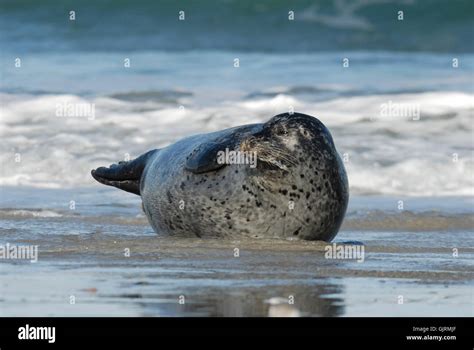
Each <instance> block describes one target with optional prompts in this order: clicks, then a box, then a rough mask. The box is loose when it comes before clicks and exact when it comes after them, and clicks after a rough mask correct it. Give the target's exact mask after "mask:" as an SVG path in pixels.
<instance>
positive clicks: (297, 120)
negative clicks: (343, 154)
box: [240, 113, 338, 174]
mask: <svg viewBox="0 0 474 350" xmlns="http://www.w3.org/2000/svg"><path fill="white" fill-rule="evenodd" d="M240 150H241V151H246V152H255V154H256V156H257V168H258V169H259V170H260V171H263V172H273V171H279V172H280V173H281V174H289V173H290V172H291V170H292V169H295V168H297V167H298V166H299V165H301V163H302V162H303V163H308V162H311V161H313V162H317V161H318V159H319V160H321V159H322V158H323V157H328V156H329V158H337V157H338V156H337V152H336V149H335V146H334V142H333V140H332V137H331V134H330V133H329V130H328V129H327V128H326V127H325V126H324V124H323V123H321V122H320V121H319V120H318V119H316V118H314V117H311V116H309V115H305V114H300V113H293V114H290V113H284V114H279V115H276V116H275V117H273V118H272V119H270V120H269V121H268V122H266V123H265V124H263V126H262V129H261V130H260V131H258V132H256V133H254V134H252V135H250V136H249V137H247V138H245V139H243V140H242V142H241V144H240Z"/></svg>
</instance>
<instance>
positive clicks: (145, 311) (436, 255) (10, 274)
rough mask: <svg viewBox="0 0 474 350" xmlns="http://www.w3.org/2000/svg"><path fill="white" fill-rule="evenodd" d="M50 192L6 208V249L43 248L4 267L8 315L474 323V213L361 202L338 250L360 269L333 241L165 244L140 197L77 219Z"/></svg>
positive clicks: (83, 209) (2, 303) (80, 209)
mask: <svg viewBox="0 0 474 350" xmlns="http://www.w3.org/2000/svg"><path fill="white" fill-rule="evenodd" d="M15 191H16V190H15ZM10 194H11V193H10ZM40 195H41V196H43V198H48V199H49V200H48V201H47V202H46V203H49V208H41V209H39V208H31V207H30V208H27V207H24V208H21V209H18V208H15V209H14V208H11V207H10V206H8V203H7V201H4V203H3V209H2V210H0V216H1V218H2V220H1V228H0V232H1V236H0V237H1V239H0V243H1V244H6V243H9V244H17V245H38V249H39V256H38V262H36V263H31V262H29V261H24V260H1V261H0V266H1V267H0V268H1V271H2V278H1V281H0V315H2V316H268V315H269V316H433V317H436V316H473V303H472V298H473V281H474V273H473V269H472V267H473V264H472V261H473V257H474V239H473V237H472V230H469V229H467V228H466V227H469V225H472V222H473V218H474V216H473V215H472V214H471V213H469V210H467V211H466V210H464V213H459V211H460V210H451V209H453V208H452V206H449V205H447V204H446V202H449V201H444V202H445V204H444V205H445V206H446V207H445V208H442V212H436V211H432V210H429V211H417V210H415V211H413V212H404V213H393V212H390V211H389V210H386V209H385V207H384V205H383V204H381V203H386V205H390V204H387V199H383V200H382V199H377V198H369V200H367V199H364V198H354V199H353V201H352V202H351V203H352V204H351V207H350V208H349V212H348V216H347V219H346V221H345V223H344V226H343V228H342V230H341V232H340V233H339V234H338V236H337V237H336V239H335V241H334V242H336V243H338V244H357V245H363V246H364V249H365V255H364V261H363V262H357V261H356V260H349V259H345V260H343V259H327V258H326V257H325V247H326V245H327V243H325V242H308V241H281V240H249V239H245V240H242V239H235V240H210V239H207V240H203V239H198V238H196V239H189V238H186V239H183V238H178V237H176V238H175V237H164V236H159V235H156V234H155V233H154V232H153V231H152V230H151V228H150V227H149V225H148V224H147V222H146V218H145V217H144V216H143V214H142V213H140V211H139V209H138V206H137V198H138V197H137V198H135V197H131V196H130V197H128V196H125V197H123V198H125V200H124V201H123V203H122V204H113V202H114V198H115V194H114V193H112V192H107V191H106V192H104V195H103V196H102V197H100V196H99V197H97V196H96V197H94V198H95V201H94V200H90V201H89V203H88V204H87V205H85V204H84V205H83V206H82V205H81V204H80V203H81V202H82V203H85V202H86V201H83V200H84V199H85V198H88V196H89V195H90V193H89V191H87V190H86V191H82V192H81V194H80V195H78V196H76V198H78V206H77V208H76V209H75V211H73V212H71V211H68V210H63V209H60V208H58V207H57V204H54V203H61V202H63V200H64V203H68V202H67V201H65V198H68V195H69V194H68V193H64V191H59V192H58V191H49V192H48V191H46V192H43V193H42V194H40ZM63 196H64V198H63ZM4 198H6V197H4ZM10 198H11V197H10ZM31 199H33V200H34V201H33V202H34V203H39V201H38V198H30V200H31ZM127 199H128V200H127ZM377 200H380V203H377ZM367 201H369V202H371V203H372V204H373V206H374V207H376V208H377V210H373V209H371V210H365V211H364V210H363V208H365V206H366V204H365V203H366V202H367ZM388 201H389V203H391V200H388ZM17 202H18V201H17ZM104 202H106V203H104ZM412 202H413V207H414V208H418V207H420V206H421V207H423V205H422V203H426V202H423V201H418V202H417V201H416V200H413V201H412ZM454 202H459V200H457V201H454ZM107 203H108V205H105V204H107ZM416 203H419V205H418V207H417V205H415V204H416ZM420 203H421V204H420ZM44 204H45V202H43V206H44V207H48V205H44ZM425 207H426V205H425ZM450 208H451V209H450ZM468 209H469V208H468ZM461 211H462V210H461ZM374 217H375V218H376V219H374ZM425 222H426V223H430V224H426V225H425V226H426V227H425V229H423V225H424V223H425ZM453 248H456V249H457V250H458V256H457V257H455V256H453ZM236 249H238V250H236ZM128 253H129V254H128ZM237 253H238V254H237ZM128 255H129V256H128ZM236 255H238V256H236ZM401 296H402V297H403V303H401V299H400V297H401ZM71 301H73V303H71Z"/></svg>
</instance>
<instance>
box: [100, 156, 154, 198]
mask: <svg viewBox="0 0 474 350" xmlns="http://www.w3.org/2000/svg"><path fill="white" fill-rule="evenodd" d="M157 151H158V150H152V151H149V152H147V153H145V154H143V155H141V156H140V157H138V158H136V159H134V160H131V161H129V162H119V163H118V164H112V165H111V166H110V167H108V168H107V167H100V168H97V169H95V170H92V171H91V175H92V177H93V178H94V179H96V180H97V181H98V182H100V183H101V184H104V185H107V186H114V187H117V188H119V189H121V190H124V191H127V192H130V193H134V194H137V195H140V179H141V177H142V173H143V170H144V169H145V166H146V163H147V161H148V159H149V158H150V156H151V155H152V154H154V153H155V152H157Z"/></svg>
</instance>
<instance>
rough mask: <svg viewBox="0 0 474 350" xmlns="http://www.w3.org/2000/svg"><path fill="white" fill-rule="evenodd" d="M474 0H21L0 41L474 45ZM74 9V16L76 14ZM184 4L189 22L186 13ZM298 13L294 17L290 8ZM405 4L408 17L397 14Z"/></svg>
mask: <svg viewBox="0 0 474 350" xmlns="http://www.w3.org/2000/svg"><path fill="white" fill-rule="evenodd" d="M473 6H474V5H473V2H472V1H470V0H454V1H445V0H423V1H421V0H413V1H401V0H399V1H387V2H384V1H377V0H372V1H360V0H359V1H342V0H339V1H336V0H320V1H312V0H297V1H291V2H289V1H283V0H278V1H252V0H227V1H218V0H208V1H205V2H202V1H199V2H197V1H192V0H186V1H179V2H176V1H172V0H165V1H163V0H160V1H144V0H138V1H126V0H121V1H117V0H114V1H112V0H96V1H79V2H78V1H72V0H65V1H60V2H58V1H54V0H43V1H35V0H29V1H16V0H2V2H1V3H0V31H1V32H2V36H1V38H0V47H2V48H3V47H5V46H8V47H12V48H14V49H15V51H17V52H19V53H21V54H26V53H28V52H30V51H31V50H34V51H37V50H39V51H52V50H54V51H58V50H60V51H97V50H103V51H111V50H112V51H121V52H126V51H136V50H139V51H141V50H194V49H206V50H208V49H219V50H229V51H246V52H248V51H252V52H286V53H288V52H295V51H298V52H320V51H327V50H390V51H392V50H394V51H400V50H403V51H433V52H472V51H473V45H472V37H474V35H473V34H474V30H473V28H474V10H473ZM70 11H75V16H76V17H75V21H70V20H69V12H70ZM179 11H184V18H185V20H183V21H179V18H178V16H179ZM290 11H293V12H294V20H289V12H290ZM399 11H403V20H402V21H401V20H398V18H399Z"/></svg>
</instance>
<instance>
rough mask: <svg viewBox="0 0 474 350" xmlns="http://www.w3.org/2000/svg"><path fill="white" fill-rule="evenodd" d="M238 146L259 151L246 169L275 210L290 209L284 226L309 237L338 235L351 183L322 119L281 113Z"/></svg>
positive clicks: (326, 237) (317, 237) (329, 238)
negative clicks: (252, 164) (253, 163)
mask: <svg viewBox="0 0 474 350" xmlns="http://www.w3.org/2000/svg"><path fill="white" fill-rule="evenodd" d="M240 149H241V150H245V151H247V152H252V151H253V152H255V153H256V157H257V166H256V167H255V168H254V169H251V168H247V174H248V176H249V179H250V181H252V183H253V184H254V185H255V186H256V187H258V188H260V189H262V188H263V190H264V191H265V192H264V193H267V194H268V195H269V197H268V201H269V202H271V203H273V204H274V206H275V208H285V207H286V208H288V213H287V214H288V215H287V216H286V224H285V225H287V226H288V227H292V228H293V229H294V230H295V232H297V234H298V236H299V237H300V238H305V239H323V240H328V241H329V240H331V239H332V238H333V237H334V236H335V235H336V233H337V231H338V229H339V227H340V225H341V223H342V220H343V218H344V214H345V211H346V207H347V202H348V199H349V192H348V182H347V176H346V172H345V169H344V165H343V162H342V160H341V159H340V157H339V155H338V153H337V151H336V148H335V146H334V142H333V139H332V136H331V134H330V133H329V130H328V129H327V128H326V127H325V126H324V124H323V123H321V122H320V121H319V120H318V119H316V118H314V117H311V116H308V115H305V114H299V113H294V114H288V113H286V114H280V115H277V116H275V117H273V118H272V119H270V120H269V121H268V122H267V123H265V124H263V125H262V128H261V129H260V130H259V131H256V132H255V133H253V134H251V135H249V136H248V137H246V138H243V139H242V142H241V143H240ZM309 213H312V214H311V215H309ZM290 216H291V218H290Z"/></svg>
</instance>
